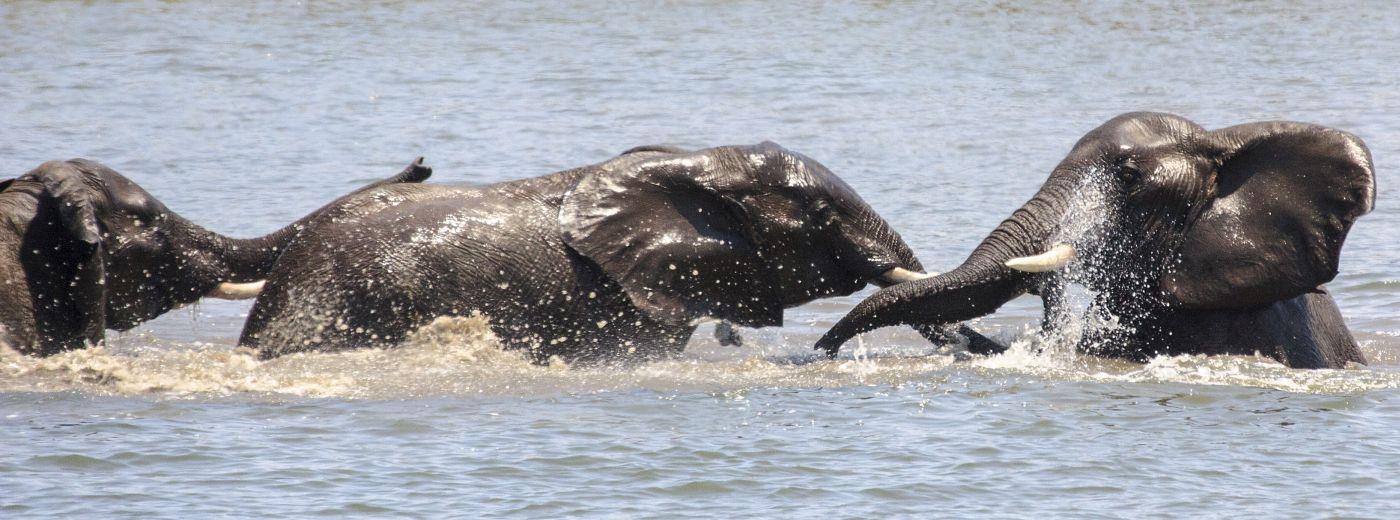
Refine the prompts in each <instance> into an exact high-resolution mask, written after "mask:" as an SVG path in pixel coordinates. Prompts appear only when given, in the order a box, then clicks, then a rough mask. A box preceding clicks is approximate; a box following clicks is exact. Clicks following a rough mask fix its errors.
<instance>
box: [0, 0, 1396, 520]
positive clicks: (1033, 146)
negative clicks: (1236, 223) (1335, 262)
mask: <svg viewBox="0 0 1400 520" xmlns="http://www.w3.org/2000/svg"><path fill="white" fill-rule="evenodd" d="M210 4H211V3H208V2H199V3H164V2H162V3H156V2H130V3H121V4H113V5H108V4H105V3H95V4H68V3H52V4H50V3H45V4H28V3H23V4H12V3H4V4H0V114H3V117H0V172H7V173H4V175H6V176H12V175H17V174H20V173H23V172H24V171H27V170H28V169H30V168H32V167H34V166H35V165H37V164H39V163H40V162H42V161H45V160H49V159H55V158H67V157H73V156H82V157H89V158H93V159H97V160H99V161H102V162H104V163H106V164H108V165H110V166H112V167H114V168H115V169H117V170H118V171H120V172H123V173H125V174H127V175H128V176H130V177H131V178H133V179H134V180H136V181H137V182H139V183H141V184H142V185H143V186H144V187H146V188H147V189H148V190H149V191H151V192H152V193H154V194H156V195H157V196H158V197H160V198H161V200H163V201H164V202H165V203H166V204H167V205H169V206H170V207H171V208H173V209H175V210H176V211H178V212H180V213H181V214H183V215H185V216H186V217H189V218H191V219H193V220H195V221H196V222H200V223H204V224H206V225H208V226H209V227H211V228H213V229H215V230H218V231H221V232H225V233H229V234H233V235H237V236H254V235H259V234H262V233H265V232H268V231H271V230H273V229H276V228H278V227H280V226H281V225H283V224H285V223H287V222H289V221H291V220H293V219H295V218H296V217H299V216H301V215H303V214H304V213H306V212H308V211H310V210H312V209H314V208H315V207H317V206H319V205H320V204H322V203H324V202H326V201H329V200H331V199H332V198H334V197H335V196H336V195H338V194H340V193H343V192H345V191H347V190H349V189H352V188H353V187H356V186H358V185H360V184H362V183H364V182H365V181H367V180H370V179H375V178H379V177H383V176H385V175H388V174H390V173H393V172H396V171H398V169H399V168H401V167H402V166H403V165H404V164H405V163H407V162H408V161H409V160H411V159H412V158H414V157H416V156H418V155H425V156H427V158H428V163H429V164H431V165H433V166H434V167H435V169H436V174H435V175H436V179H437V180H439V181H473V182H489V181H497V180H505V179H515V178H520V177H525V176H531V175H538V174H544V173H549V172H552V171H555V170H559V169H563V168H567V167H572V166H577V165H581V164H585V163H589V162H593V161H597V160H600V159H603V158H606V157H608V156H610V155H612V154H615V153H616V152H619V151H621V150H624V149H626V148H629V147H632V146H635V145H639V144H647V143H658V142H659V143H670V144H676V145H682V146H690V147H701V146H709V145H717V144H743V143H754V142H758V141H761V140H764V139H771V140H774V141H776V142H778V143H780V144H783V145H784V146H787V147H790V148H792V149H794V150H797V151H800V152H802V153H804V154H807V155H810V156H812V157H815V158H817V159H818V160H820V161H822V162H823V163H825V164H826V165H827V166H829V167H830V168H831V169H832V170H833V171H835V172H837V173H838V174H839V175H841V176H842V177H843V178H845V179H846V180H847V181H848V182H849V183H850V184H851V185H852V186H854V187H855V188H856V189H857V190H858V191H860V193H861V194H862V195H863V196H864V197H865V198H866V199H867V200H868V201H869V202H870V203H871V205H873V206H874V207H875V208H876V209H877V210H879V211H880V212H882V214H884V215H885V216H886V217H887V218H888V219H889V220H890V221H891V222H893V223H894V225H895V227H896V228H897V229H899V230H900V231H901V233H903V235H904V236H905V238H906V240H907V241H908V242H909V243H910V245H912V246H913V248H914V250H915V251H916V252H917V253H918V254H919V255H920V257H921V258H922V259H923V261H924V263H925V265H927V266H929V267H930V268H931V269H935V270H946V269H947V268H948V267H950V266H952V265H955V264H956V263H958V262H959V261H960V260H961V259H962V258H963V257H964V255H966V254H967V252H969V251H970V250H971V248H972V247H973V246H974V245H975V244H976V243H977V242H978V241H979V240H980V239H981V238H982V237H983V236H984V234H985V233H986V232H987V231H989V230H991V229H992V227H994V226H995V225H996V224H997V223H998V222H1000V221H1001V219H1003V218H1005V217H1006V215H1007V214H1009V213H1010V212H1011V211H1012V210H1013V209H1014V208H1016V207H1017V206H1018V205H1019V204H1020V203H1022V202H1024V200H1025V199H1026V198H1028V197H1029V196H1030V195H1031V194H1032V193H1033V192H1034V191H1035V189H1036V188H1037V187H1038V186H1039V184H1040V183H1041V182H1042V181H1043V180H1044V179H1045V177H1046V175H1048V173H1049V170H1050V168H1051V167H1053V166H1054V164H1055V163H1057V162H1058V161H1059V160H1060V158H1061V157H1063V154H1064V153H1065V152H1066V151H1068V149H1069V147H1070V146H1071V145H1072V144H1073V142H1074V141H1075V140H1076V139H1078V138H1079V137H1080V136H1081V135H1082V134H1083V133H1084V132H1087V131H1088V130H1089V129H1091V128H1093V127H1095V126H1097V125H1098V124H1100V123H1101V122H1103V121H1104V120H1106V119H1108V118H1110V117H1112V116H1114V115H1116V114H1118V113H1120V112H1124V111H1129V110H1162V111H1169V112H1175V113H1180V114H1182V115H1185V116H1187V117H1190V118H1192V119H1194V120H1196V121H1198V122H1200V123H1201V124H1203V125H1205V126H1206V127H1208V128H1217V127H1222V126H1227V125H1232V124H1237V123H1242V122H1248V121H1255V120H1264V119H1275V118H1279V119H1293V120H1303V121H1312V122H1317V123H1322V124H1327V125H1332V126H1336V127H1340V128H1344V129H1347V130H1350V131H1352V132H1354V133H1356V134H1358V135H1360V136H1361V137H1362V138H1364V139H1365V140H1366V141H1367V143H1368V144H1369V145H1370V147H1371V150H1372V153H1373V154H1374V156H1375V159H1376V169H1377V172H1378V175H1379V176H1380V179H1379V181H1378V182H1379V184H1380V190H1381V191H1380V197H1379V198H1378V201H1377V202H1378V204H1377V207H1376V211H1375V212H1374V213H1373V214H1371V215H1368V216H1366V217H1364V218H1362V219H1361V220H1360V221H1359V223H1358V224H1357V225H1356V227H1355V229H1354V230H1353V232H1352V233H1351V235H1350V238H1349V239H1348V241H1347V246H1346V249H1345V251H1344V253H1343V257H1342V274H1341V276H1340V277H1339V278H1338V279H1337V280H1336V281H1335V282H1333V283H1332V284H1331V285H1330V287H1331V289H1332V290H1333V291H1334V293H1335V294H1336V296H1337V298H1338V300H1339V303H1340V305H1341V307H1342V310H1343V313H1344V314H1345V315H1346V317H1347V319H1348V322H1349V324H1350V326H1351V328H1352V330H1353V332H1354V333H1356V335H1357V336H1358V338H1359V339H1360V340H1361V341H1362V342H1363V343H1364V349H1365V351H1366V354H1367V355H1368V356H1369V357H1370V358H1371V359H1372V360H1373V364H1372V366H1370V367H1368V368H1363V369H1352V370H1336V371H1295V370H1288V369H1285V368H1282V367H1281V366H1279V365H1277V364H1275V363H1272V362H1270V361H1267V360H1262V359H1253V358H1215V359H1203V358H1191V357H1181V358H1163V359H1157V360H1153V361H1152V362H1151V363H1148V364H1146V365H1135V364H1130V363H1123V362H1118V361H1110V360H1095V359H1083V358H1078V357H1075V356H1072V355H1067V354H1062V353H1058V352H1051V353H1049V354H1039V355H1037V354H1034V353H1033V351H1034V350H1035V349H1034V348H1033V346H1032V345H1029V334H1027V333H1026V331H1027V330H1029V329H1030V328H1031V327H1032V326H1033V325H1034V323H1035V321H1036V320H1037V319H1038V318H1039V313H1040V309H1039V302H1038V301H1037V300H1035V299H1034V298H1023V299H1020V300H1017V301H1015V302H1013V303H1011V304H1009V305H1007V306H1006V307H1005V308H1003V309H1002V311H1001V312H1000V313H998V314H997V315H995V316H993V317H989V318H986V319H983V320H981V321H980V322H978V323H977V324H976V327H978V328H979V329H981V330H984V331H986V332H989V333H990V334H992V335H993V336H996V337H1000V338H1003V339H1008V340H1010V339H1014V340H1016V341H1017V346H1018V348H1017V349H1015V350H1013V351H1012V352H1011V353H1009V354H1007V355H1003V356H998V357H994V358H986V359H963V358H962V357H959V356H955V355H951V354H948V353H944V352H938V351H935V350H934V349H933V348H932V347H930V346H928V345H927V344H926V342H924V341H923V340H921V339H920V338H918V336H917V335H915V334H913V333H912V332H909V331H905V330H893V329H891V330H884V331H879V332H876V333H872V334H867V335H866V336H865V337H864V339H863V341H862V343H863V347H861V348H851V349H848V351H847V352H846V353H845V354H843V358H841V359H838V360H836V361H825V360H820V359H817V358H815V357H813V356H812V354H811V353H810V352H809V351H808V347H809V346H810V345H811V344H812V343H813V342H814V341H815V340H816V338H817V337H818V336H819V335H820V334H821V332H823V331H825V329H826V328H827V327H828V326H830V325H831V324H832V323H833V322H834V321H835V320H836V319H837V318H839V317H840V316H841V315H842V313H843V312H844V311H845V310H847V309H849V308H850V307H851V306H852V305H854V304H855V303H856V302H857V301H859V299H860V298H862V297H864V296H865V295H868V294H869V292H868V291H866V292H862V293H859V294H856V295H853V296H851V297H847V298H837V299H831V300H826V301H822V302H818V303H815V304H812V305H809V306H806V307H803V308H800V309H796V310H792V311H789V313H788V319H787V321H788V326H787V327H785V328H783V329H772V330H761V331H746V334H747V337H748V343H749V346H746V347H744V348H743V349H734V348H730V347H721V346H719V345H717V344H715V343H714V341H713V340H712V339H710V338H709V337H708V329H703V330H702V331H701V333H700V334H698V335H697V339H696V340H695V341H694V344H693V345H692V346H691V348H690V350H689V351H688V352H687V354H686V355H685V356H684V358H683V359H680V360H675V361H666V362H658V363H651V364H644V365H640V366H633V367H625V368H615V367H614V368H607V367H604V368H586V369H584V368H567V367H561V366H551V367H538V366H533V365H530V364H528V363H526V362H525V361H524V360H522V359H521V358H519V356H517V355H515V354H512V353H504V352H500V351H498V350H496V349H494V348H493V347H492V344H491V341H490V339H489V337H488V336H489V333H488V332H487V331H486V329H485V328H484V327H483V325H482V324H481V323H480V322H477V321H473V320H469V319H468V320H453V321H447V322H443V323H439V324H437V325H436V326H434V327H431V328H430V329H428V330H425V331H423V333H422V334H420V336H419V337H418V338H417V339H415V340H414V341H413V342H411V343H410V344H409V345H407V346H406V347H405V348H403V349H400V350H395V351H388V352H378V351H363V352H348V353H342V354H312V355H298V356H289V357H287V358H283V359H279V360H274V361H270V362H266V363H263V362H258V361H256V360H254V359H253V358H252V357H251V356H249V355H248V354H247V353H245V352H241V351H237V350H235V349H234V347H233V344H234V341H235V339H236V337H237V334H238V330H239V328H240V327H241V323H242V318H243V316H244V314H245V313H246V312H247V307H248V305H247V303H230V302H205V303H203V304H201V305H198V306H196V307H193V308H191V309H189V310H181V311H176V312H172V313H170V314H168V315H166V316H164V317H162V318H160V319H158V320H156V321H153V322H151V323H148V324H146V325H144V326H142V327H140V328H139V329H137V330H135V331H132V332H129V333H126V334H123V335H115V334H113V335H112V337H111V345H110V346H109V347H107V348H105V349H101V350H90V351H84V352H77V353H71V354H67V355H64V356H60V357H57V358H51V359H46V360H32V359H26V358H21V357H17V356H14V355H9V354H6V355H4V356H3V357H0V446H4V448H3V449H0V490H3V492H0V514H3V515H4V516H32V517H73V516H79V515H85V516H99V515H100V516H109V515H113V514H120V515H121V516H131V517H157V516H167V517H174V516H187V515H189V514H199V513H203V514H206V515H218V516H254V515H257V516H262V515H271V514H284V515H294V516H317V515H319V516H342V515H346V514H364V515H388V516H421V517H434V516H453V515H461V516H477V515H487V514H489V515H492V516H518V517H559V516H599V517H667V518H670V517H677V516H697V517H716V516H723V517H728V516H740V515H743V516H765V517H771V516H785V517H829V516H839V517H873V516H886V515H908V516H973V515H979V516H1002V517H1026V516H1037V515H1051V516H1058V517H1064V516H1074V517H1085V516H1100V517H1138V516H1144V515H1151V516H1177V517H1180V516H1206V517H1220V516H1239V515H1243V516H1250V517H1318V516H1332V515H1335V516H1354V517H1389V516H1392V515H1393V511H1394V509H1395V508H1396V506H1400V496H1397V495H1400V494H1397V492H1396V491H1395V489H1397V487H1396V486H1397V484H1400V477H1397V475H1400V441H1397V440H1395V439H1396V434H1395V432H1396V431H1397V429H1400V392H1398V391H1397V388H1400V337H1397V336H1400V315H1397V314H1396V313H1395V310H1396V309H1400V278H1396V276H1395V275H1394V274H1393V273H1392V271H1391V266H1392V265H1393V263H1394V259H1395V258H1396V257H1397V254H1400V251H1398V250H1397V244H1398V243H1400V240H1397V238H1400V236H1397V234H1396V231H1395V230H1396V229H1400V227H1398V226H1397V224H1400V205H1398V204H1400V203H1397V202H1396V199H1395V198H1393V197H1390V196H1389V186H1390V185H1391V182H1392V177H1391V175H1392V174H1391V172H1392V171H1393V168H1394V165H1395V164H1396V163H1395V160H1396V159H1395V158H1396V157H1400V118H1397V114H1400V89H1396V85H1397V73H1396V72H1395V71H1396V70H1400V58H1398V57H1400V14H1397V11H1396V10H1395V9H1394V8H1393V7H1392V6H1389V5H1387V4H1384V3H1374V4H1362V5H1356V6H1350V7H1346V8H1341V7H1337V8H1332V7H1325V6H1316V5H1299V6H1292V5H1289V4H1286V3H1275V2H1250V3H1240V4H1238V5H1236V4H1235V3H1227V2H1219V3H1208V4H1204V5H1198V6H1178V5H1171V4H1165V3H1154V2H1149V3H1139V4H1135V5H1133V6H1131V7H1119V6H1110V5H1104V6H1085V7H1073V6H1065V5H1061V4H1060V3H1058V2H1045V3H1037V2H1020V3H1015V4H1006V5H994V4H976V5H967V6H958V7H952V6H933V5H924V4H922V3H874V4H867V5H848V6H825V7H822V8H816V7H787V6H779V5H769V4H771V3H741V2H723V3H721V2H699V3H686V4H679V5H670V4H667V5H657V6H651V5H648V6H623V5H615V3H612V2H574V3H568V4H562V5H551V6H549V7H544V6H524V5H521V6H516V5H505V4H497V3H483V4H478V5H459V4H458V3H455V2H425V3H411V4H410V3H404V4H399V3H392V4H388V5H359V4H343V3H326V2H314V3H302V4H287V3H270V4H262V5H246V4H244V3H230V4H229V5H210ZM854 346H855V345H854V344H853V345H852V347H854Z"/></svg>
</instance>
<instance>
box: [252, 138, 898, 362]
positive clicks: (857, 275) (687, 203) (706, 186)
mask: <svg viewBox="0 0 1400 520" xmlns="http://www.w3.org/2000/svg"><path fill="white" fill-rule="evenodd" d="M922 269H923V267H922V265H920V263H919V261H918V259H917V258H915V256H914V254H913V252H912V251H911V250H910V249H909V247H908V246H907V245H906V244H905V243H904V242H903V240H902V239H901V238H900V237H899V235H898V234H897V233H896V232H895V231H894V230H893V229H891V228H890V226H889V224H888V223H886V222H885V221H884V220H883V219H882V218H880V216H879V215H877V214H876V213H875V211H874V210H873V209H872V208H871V207H870V206H869V205H867V204H866V203H865V201H863V200H861V198H860V196H859V195H857V194H856V192H855V190H853V189H851V187H850V186H848V185H847V184H846V183H845V182H843V181H842V180H841V179H840V178H838V177H837V176H836V175H835V174H833V173H832V172H831V171H830V170H828V169H827V168H826V167H825V166H822V165H821V164H820V163H818V162H817V161H814V160H812V159H810V158H808V157H805V156H803V155H801V154H798V153H796V152H792V151H789V150H786V149H784V148H783V147H781V146H779V145H777V144H774V143H771V142H764V143H761V144H758V145H752V146H721V147H716V148H709V149H703V150H697V151H686V150H683V149H679V148H673V147H665V146H643V147H637V148H634V149H631V150H628V151H626V152H624V153H622V154H621V155H619V156H617V157H614V158H612V159H609V160H607V161H605V162H602V163H597V164H593V165H590V166H584V167H580V168H575V169H570V170H565V171H561V172H557V173H554V174H550V175H545V176H541V177H535V178H527V179H522V180H515V181H509V182H502V183H498V184H490V185H485V186H467V185H440V184H421V185H395V186H386V187H383V188H380V189H378V190H373V191H369V192H365V193H362V194H360V195H358V196H356V197H354V198H353V199H352V200H350V201H349V202H347V203H346V204H345V205H343V206H342V207H341V208H339V209H338V210H337V212H336V213H335V216H334V218H327V219H323V220H321V221H319V222H318V223H316V224H314V225H313V226H311V227H310V228H308V229H307V230H306V231H305V232H304V233H303V234H302V236H301V237H300V238H298V240H296V241H295V242H293V243H292V244H290V245H289V246H288V248H287V251H286V252H285V253H284V254H283V256H282V257H281V258H280V259H279V260H278V261H277V264H276V265H275V266H273V269H272V271H271V272H270V274H269V275H268V279H267V287H266V289H265V291H264V292H263V293H262V294H261V295H260V296H259V297H258V299H257V301H256V302H254V304H253V309H252V311H250V314H249V317H248V321H247V323H246V325H245V327H244V329H243V334H242V337H241V339H240V344H242V345H244V346H248V347H252V348H255V349H257V351H258V353H259V355H260V356H261V357H262V358H272V357H276V356H279V355H282V354H286V353H290V352H298V351H307V350H337V349H345V348H356V347H380V346H390V345H393V344H396V343H400V342H402V341H403V340H404V339H405V338H406V337H407V336H408V335H409V334H410V333H412V332H414V331H415V330H417V329H418V328H420V327H421V326H423V325H425V324H427V323H430V322H431V321H432V320H434V319H435V318H437V317H441V316H469V315H472V314H474V313H479V314H481V315H484V316H485V317H486V319H487V320H488V322H489V324H490V327H491V330H492V331H493V332H494V333H495V334H496V336H497V337H498V338H499V339H500V341H501V342H502V346H503V347H504V348H508V349H523V350H525V351H526V352H527V355H528V356H529V357H530V358H531V359H532V360H533V361H535V362H538V363H548V362H549V361H550V360H551V358H554V357H555V356H557V357H558V359H562V360H564V361H566V362H570V363H585V364H592V363H598V362H613V361H620V362H630V361H637V360H646V359H655V358H658V357H665V356H671V355H675V354H677V353H679V352H681V351H682V350H683V349H684V347H685V344H686V341H687V340H688V339H689V338H690V336H691V335H692V334H693V332H694V331H695V329H696V327H697V324H699V323H702V322H704V321H707V320H722V321H725V322H729V323H732V324H736V325H740V326H746V327H763V326H776V325H781V324H782V323H783V310H784V309H785V308H788V307H794V306H797V305H801V304H803V303H806V302H809V301H812V300H814V299H817V298H822V297H826V296H832V295H847V294H851V293H853V292H855V291H857V290H859V289H861V288H862V287H864V286H865V285H866V284H867V282H870V281H874V282H876V283H878V284H888V283H893V282H897V281H903V280H908V279H913V278H917V277H919V276H921V271H922ZM724 325H725V324H722V325H721V326H720V327H719V330H720V331H721V332H722V333H723V332H724V331H726V330H727V329H728V327H726V326H724Z"/></svg>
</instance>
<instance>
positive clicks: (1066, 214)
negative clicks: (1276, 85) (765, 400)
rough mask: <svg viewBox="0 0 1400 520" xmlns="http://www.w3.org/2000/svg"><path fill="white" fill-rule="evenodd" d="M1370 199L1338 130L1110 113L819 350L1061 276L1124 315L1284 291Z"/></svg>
mask: <svg viewBox="0 0 1400 520" xmlns="http://www.w3.org/2000/svg"><path fill="white" fill-rule="evenodd" d="M1374 199H1375V179H1374V174H1373V172H1372V166H1371V158H1370V153H1369V152H1368V151H1367V149H1366V147H1365V145H1364V144H1363V143H1362V142H1361V140H1360V139H1358V138H1357V137H1356V136H1353V135H1351V134H1348V133H1346V132H1342V131H1338V130H1334V129H1330V128H1326V127H1322V126H1317V125H1311V124H1304V123H1293V122H1265V123H1253V124H1245V125H1239V126H1234V127H1229V128H1225V129H1221V130H1215V131H1206V130H1205V129H1203V128H1201V127H1200V126H1198V125H1196V124H1195V123H1193V122H1191V121H1189V120H1186V119H1184V118H1181V117H1178V116H1174V115H1170V114H1161V113H1143V112H1135V113H1128V114H1123V115H1121V116H1118V117H1116V118H1113V119H1111V120H1109V121H1108V122H1107V123H1104V124H1103V125H1102V126H1100V127H1099V128H1097V129H1095V130H1093V131H1092V132H1089V134H1088V135H1086V136H1084V137H1083V138H1082V139H1080V140H1079V142H1078V143H1077V144H1075V146H1074V148H1073V149H1072V150H1071V151H1070V153H1069V155H1068V156H1067V157H1066V158H1065V159H1064V160H1063V161H1062V162H1061V163H1060V164H1059V165H1058V166H1057V167H1056V168H1055V170H1054V171H1053V172H1052V173H1051V175H1050V178H1049V179H1048V180H1047V181H1046V182H1045V184H1044V186H1042V187H1041V189H1040V191H1039V192H1038V193H1036V194H1035V196H1034V197H1032V198H1031V200H1030V201H1029V202H1027V203H1026V204H1025V205H1024V206H1022V207H1021V208H1020V209H1018V210H1016V211H1015V212H1014V213H1012V215H1011V217H1010V218H1008V219H1006V220H1005V221H1003V222H1002V223H1001V225H999V226H998V227H997V228H996V229H994V230H993V231H992V233H991V234H990V235H989V236H987V237H986V238H985V239H984V240H983V241H982V242H981V244H979V245H978V246H977V247H976V248H975V249H974V250H973V252H972V254H971V255H970V256H969V257H968V258H967V260H966V261H964V262H963V263H962V264H961V265H960V266H958V267H957V268H955V269H953V270H952V271H949V272H948V273H946V274H943V275H941V276H937V277H932V278H928V279H924V280H918V281H914V282H911V283H905V284H900V285H896V286H893V287H889V288H886V289H883V290H881V291H880V292H878V293H876V294H874V295H872V296H871V297H870V298H868V299H866V300H865V301H864V302H862V303H861V304H860V305H858V306H857V307H856V308H855V309H853V310H852V311H851V312H850V313H849V314H848V315H847V316H846V317H844V318H843V319H842V320H841V321H840V322H839V323H837V324H836V325H835V326H834V327H833V328H832V329H831V330H830V331H828V332H827V333H826V335H825V336H824V337H823V338H822V339H821V340H820V341H819V342H818V344H817V348H818V349H822V350H825V351H826V352H827V353H828V354H830V355H833V356H834V355H835V354H836V352H837V350H838V349H839V348H840V346H841V344H842V343H844V342H845V341H846V340H848V339H850V338H851V337H852V336H854V335H856V334H859V333H861V332H864V331H868V330H872V329H875V328H879V327H885V326H891V325H900V324H910V325H917V326H928V325H941V324H948V323H954V322H958V321H962V320H967V319H972V318H976V317H979V316H983V315H986V314H989V313H991V312H993V311H995V310H996V309H997V308H998V307H1000V306H1001V305H1002V304H1004V303H1006V302H1007V301H1009V300H1011V299H1012V298H1015V297H1016V296H1018V295H1020V294H1023V293H1025V292H1027V291H1030V292H1034V293H1041V294H1042V297H1047V295H1046V294H1044V291H1048V290H1049V287H1051V286H1053V285H1055V284H1057V283H1058V282H1059V280H1060V279H1062V277H1066V276H1068V277H1069V278H1070V280H1071V281H1075V282H1077V283H1082V284H1083V285H1085V286H1087V287H1088V288H1090V289H1091V290H1092V291H1095V292H1097V293H1099V294H1100V297H1101V300H1102V301H1103V302H1106V303H1108V304H1109V305H1122V306H1126V307H1129V308H1128V309H1123V311H1124V312H1125V313H1126V314H1128V316H1126V317H1127V318H1130V319H1131V318H1133V317H1134V315H1151V314H1152V313H1154V312H1160V311H1162V310H1165V309H1175V310H1181V311H1192V310H1227V309H1247V308H1257V307H1259V306H1264V305H1269V304H1272V303H1274V302H1279V301H1283V300H1288V299H1290V298H1294V297H1297V296H1299V295H1302V294H1305V293H1310V292H1314V291H1317V290H1318V287H1319V286H1320V285H1322V284H1324V283H1326V282H1328V281H1330V280H1331V279H1332V278H1333V277H1334V276H1336V274H1337V263H1338V259H1339V256H1340V253H1341V248H1342V242H1343V241H1344V240H1345V238H1346V235H1347V232H1348V230H1349V229H1350V227H1351V224H1352V222H1354V221H1355V220H1356V218H1357V217H1359V216H1361V215H1363V214H1365V213H1367V212H1368V211H1370V210H1371V207H1372V204H1373V201H1374ZM1066 267H1071V269H1069V270H1068V271H1066V270H1065V269H1064V268H1066ZM1049 303H1050V302H1049V300H1047V309H1049V307H1050V305H1049Z"/></svg>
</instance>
